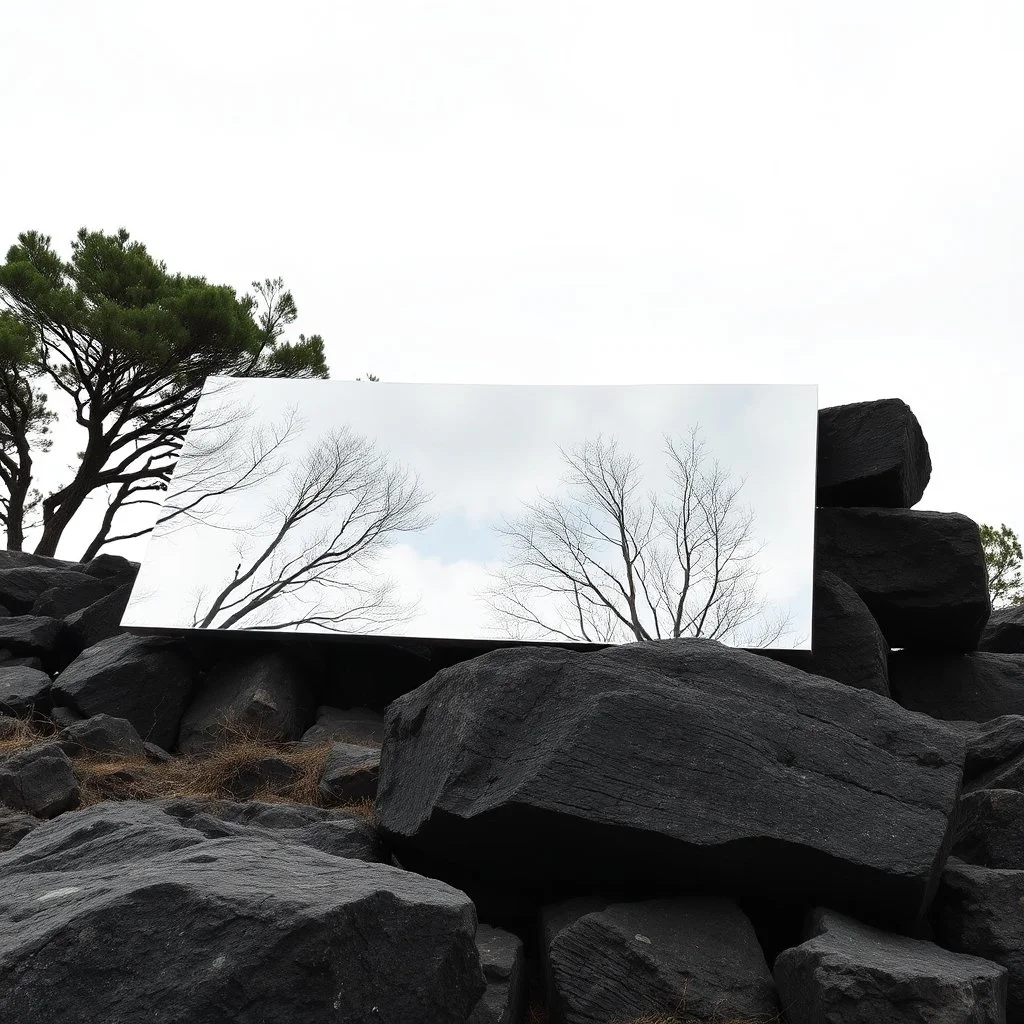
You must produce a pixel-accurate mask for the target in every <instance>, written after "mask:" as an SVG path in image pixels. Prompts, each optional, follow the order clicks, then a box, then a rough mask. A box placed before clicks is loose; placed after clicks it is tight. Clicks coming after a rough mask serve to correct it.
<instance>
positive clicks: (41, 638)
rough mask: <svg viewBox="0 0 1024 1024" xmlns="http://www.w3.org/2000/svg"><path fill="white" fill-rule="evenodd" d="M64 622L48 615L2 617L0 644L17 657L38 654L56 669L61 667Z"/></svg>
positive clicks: (32, 656)
mask: <svg viewBox="0 0 1024 1024" xmlns="http://www.w3.org/2000/svg"><path fill="white" fill-rule="evenodd" d="M63 638H64V623H63V622H61V621H60V619H51V618H49V617H48V616H45V615H14V616H12V617H11V618H9V619H0V647H3V648H4V649H6V650H8V651H10V652H11V654H12V655H13V656H14V657H16V658H19V657H20V658H38V659H39V660H40V661H41V662H42V663H43V664H44V665H48V666H51V667H53V668H54V669H56V668H60V667H61V644H62V641H63Z"/></svg>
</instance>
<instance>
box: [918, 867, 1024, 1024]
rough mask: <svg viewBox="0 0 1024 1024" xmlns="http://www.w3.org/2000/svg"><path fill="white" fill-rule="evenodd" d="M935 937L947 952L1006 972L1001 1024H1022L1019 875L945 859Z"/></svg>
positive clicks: (1023, 928) (1023, 899) (1023, 929)
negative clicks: (989, 963) (986, 962)
mask: <svg viewBox="0 0 1024 1024" xmlns="http://www.w3.org/2000/svg"><path fill="white" fill-rule="evenodd" d="M933 917H934V924H935V936H936V940H937V941H938V942H941V943H942V945H943V946H945V947H946V948H947V949H952V950H955V951H957V952H961V953H969V954H970V955H972V956H980V957H984V959H986V960H991V961H992V962H993V963H997V964H1001V965H1002V966H1003V967H1005V968H1006V969H1007V985H1008V987H1007V1004H1006V1020H1007V1024H1021V1022H1022V1021H1024V871H1006V870H998V869H995V868H983V867H978V866H977V865H974V864H963V863H961V862H960V861H957V860H953V859H950V861H949V864H948V865H947V867H946V871H945V873H944V874H943V876H942V885H941V886H940V887H939V892H938V894H937V895H936V898H935V908H934V914H933Z"/></svg>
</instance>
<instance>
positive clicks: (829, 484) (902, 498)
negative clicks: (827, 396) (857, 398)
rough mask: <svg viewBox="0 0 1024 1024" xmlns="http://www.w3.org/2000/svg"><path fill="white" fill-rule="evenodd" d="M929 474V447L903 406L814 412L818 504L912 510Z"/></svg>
mask: <svg viewBox="0 0 1024 1024" xmlns="http://www.w3.org/2000/svg"><path fill="white" fill-rule="evenodd" d="M931 473H932V462H931V458H930V457H929V455H928V442H927V441H926V440H925V438H924V434H923V433H922V432H921V424H920V423H918V421H917V417H916V416H915V415H914V414H913V412H911V410H910V406H908V405H907V404H906V402H903V401H900V399H898V398H883V399H881V400H879V401H877V402H855V403H853V404H851V405H836V406H832V407H831V408H829V409H820V410H819V411H818V465H817V490H816V504H817V505H819V506H821V505H838V506H846V507H851V506H862V507H867V508H870V507H874V508H912V507H913V506H914V505H916V504H917V503H918V502H919V501H920V500H921V496H922V495H923V494H924V489H925V487H926V486H927V484H928V480H929V478H930V477H931Z"/></svg>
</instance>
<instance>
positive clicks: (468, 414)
mask: <svg viewBox="0 0 1024 1024" xmlns="http://www.w3.org/2000/svg"><path fill="white" fill-rule="evenodd" d="M816 425H817V389H816V388H815V387H813V386H767V385H762V386H749V387H748V386H734V385H714V386H675V385H656V386H581V387H561V386H537V387H534V386H493V385H489V386H479V385H442V384H390V383H371V382H358V381H352V382H348V381H296V380H273V379H256V380H253V379H235V378H226V377H212V378H210V380H209V381H208V382H207V385H206V388H205V390H204V392H203V396H202V399H201V401H200V403H199V407H198V409H197V412H196V415H195V417H194V421H193V425H192V428H191V430H190V431H189V433H188V436H187V438H186V440H185V445H184V448H183V450H182V453H181V458H180V461H179V463H178V466H177V469H176V471H175V474H174V478H173V480H172V481H171V484H170V487H169V489H168V492H167V496H166V499H165V501H164V504H163V507H162V509H161V512H160V515H159V521H158V523H157V526H156V528H155V530H154V531H153V534H152V537H151V539H150V542H149V547H148V550H147V553H146V558H145V561H144V563H143V566H142V569H141V571H140V573H139V577H138V581H137V583H136V586H135V589H134V591H133V593H132V598H131V602H130V603H129V605H128V609H127V611H126V613H125V617H124V620H123V623H122V624H123V625H125V626H127V627H131V628H160V629H193V628H194V629H204V630H205V629H219V630H261V631H268V630H269V631H282V632H301V633H334V634H348V635H364V636H365V635H374V636H381V637H392V638H417V639H451V640H470V639H481V640H525V641H546V642H549V643H550V642H558V643H566V642H580V643H622V642H631V641H634V640H636V639H658V638H666V637H672V636H709V637H713V638H716V639H720V640H722V641H723V642H726V643H729V644H732V645H734V646H743V647H764V648H769V647H774V648H800V647H803V648H807V647H809V646H810V633H811V585H812V581H811V576H812V555H813V531H814V472H815V438H816Z"/></svg>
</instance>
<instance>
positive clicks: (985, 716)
mask: <svg viewBox="0 0 1024 1024" xmlns="http://www.w3.org/2000/svg"><path fill="white" fill-rule="evenodd" d="M889 689H890V690H891V692H892V696H893V698H894V699H895V700H897V701H899V703H900V704H902V705H903V706H904V707H905V708H909V709H910V710H911V711H921V712H923V713H924V714H926V715H931V716H932V718H944V719H949V720H968V721H973V722H987V721H989V720H990V719H993V718H999V717H1001V716H1003V715H1024V654H981V653H974V654H964V655H960V656H951V655H943V654H926V653H922V652H917V651H897V652H895V653H893V654H892V656H891V657H890V658H889Z"/></svg>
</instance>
